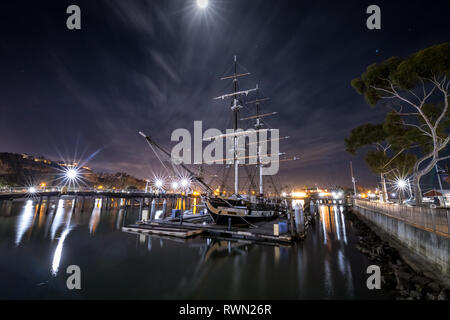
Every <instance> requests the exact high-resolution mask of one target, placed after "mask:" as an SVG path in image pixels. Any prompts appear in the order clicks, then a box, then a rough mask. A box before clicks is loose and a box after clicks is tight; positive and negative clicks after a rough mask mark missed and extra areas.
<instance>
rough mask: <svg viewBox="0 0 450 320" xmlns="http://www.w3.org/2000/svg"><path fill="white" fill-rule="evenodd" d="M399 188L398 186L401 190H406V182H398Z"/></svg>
mask: <svg viewBox="0 0 450 320" xmlns="http://www.w3.org/2000/svg"><path fill="white" fill-rule="evenodd" d="M397 186H398V187H399V188H400V189H405V188H406V181H405V180H403V179H400V180H398V181H397Z"/></svg>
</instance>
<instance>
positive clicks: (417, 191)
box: [414, 175, 422, 206]
mask: <svg viewBox="0 0 450 320" xmlns="http://www.w3.org/2000/svg"><path fill="white" fill-rule="evenodd" d="M420 178H422V176H419V175H414V196H415V198H416V205H418V206H420V205H422V189H421V188H420Z"/></svg>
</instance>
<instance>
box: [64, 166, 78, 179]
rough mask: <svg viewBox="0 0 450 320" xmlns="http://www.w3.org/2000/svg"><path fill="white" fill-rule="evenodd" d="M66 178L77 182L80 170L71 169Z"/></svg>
mask: <svg viewBox="0 0 450 320" xmlns="http://www.w3.org/2000/svg"><path fill="white" fill-rule="evenodd" d="M66 177H67V179H69V180H75V179H77V178H78V170H77V169H75V168H70V169H68V170H67V171H66Z"/></svg>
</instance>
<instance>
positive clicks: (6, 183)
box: [0, 152, 145, 189]
mask: <svg viewBox="0 0 450 320" xmlns="http://www.w3.org/2000/svg"><path fill="white" fill-rule="evenodd" d="M63 170H64V164H63V163H61V162H56V161H52V160H49V159H45V158H44V157H35V156H31V155H28V154H16V153H7V152H2V153H0V187H23V186H31V185H39V184H41V183H45V184H46V185H47V186H57V185H59V184H60V183H61V177H62V172H63ZM80 170H81V171H82V175H83V181H84V183H83V184H82V186H89V187H98V186H103V188H105V189H112V188H113V187H115V188H116V189H126V188H129V187H130V188H131V187H135V188H138V189H143V188H144V187H145V181H144V180H141V179H137V178H135V177H133V176H130V175H129V174H127V173H123V172H118V173H113V174H111V173H95V172H93V171H92V170H91V169H90V168H88V167H83V168H81V169H80Z"/></svg>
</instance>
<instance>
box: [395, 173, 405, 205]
mask: <svg viewBox="0 0 450 320" xmlns="http://www.w3.org/2000/svg"><path fill="white" fill-rule="evenodd" d="M406 186H407V182H406V181H405V180H404V179H399V180H398V181H397V187H398V189H399V193H398V196H399V200H400V204H402V203H403V197H402V196H403V190H404V189H405V188H406Z"/></svg>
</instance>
